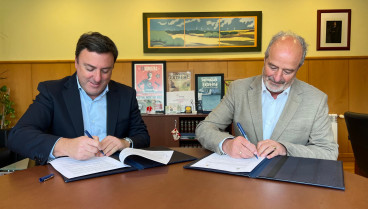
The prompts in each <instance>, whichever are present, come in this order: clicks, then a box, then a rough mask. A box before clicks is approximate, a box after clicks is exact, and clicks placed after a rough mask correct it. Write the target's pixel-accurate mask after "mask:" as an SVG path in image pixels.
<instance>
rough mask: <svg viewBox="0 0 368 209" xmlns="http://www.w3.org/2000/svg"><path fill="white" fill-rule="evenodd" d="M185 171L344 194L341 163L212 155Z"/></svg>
mask: <svg viewBox="0 0 368 209" xmlns="http://www.w3.org/2000/svg"><path fill="white" fill-rule="evenodd" d="M184 168H188V169H197V170H204V171H211V172H217V173H225V174H232V175H239V176H247V177H251V178H262V179H269V180H276V181H284V182H292V183H298V184H307V185H313V186H320V187H328V188H333V189H340V190H345V185H344V172H343V167H342V162H341V161H334V160H322V159H313V158H301V157H290V156H277V157H274V158H272V159H267V158H260V157H259V159H256V158H255V157H254V158H250V159H234V158H231V157H229V156H227V155H218V154H216V153H213V154H210V155H209V156H207V157H204V158H202V159H199V160H196V161H194V162H192V163H189V164H188V165H185V166H184Z"/></svg>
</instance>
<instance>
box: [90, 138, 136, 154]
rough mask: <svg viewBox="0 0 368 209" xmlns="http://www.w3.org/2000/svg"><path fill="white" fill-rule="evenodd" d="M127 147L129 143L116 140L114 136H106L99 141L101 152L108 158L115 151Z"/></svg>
mask: <svg viewBox="0 0 368 209" xmlns="http://www.w3.org/2000/svg"><path fill="white" fill-rule="evenodd" d="M129 146H130V143H129V142H128V141H126V140H124V139H119V138H116V137H115V136H106V138H104V139H103V140H102V141H101V150H102V151H103V152H104V153H105V155H106V156H110V155H112V154H114V153H115V152H116V151H121V150H123V149H124V148H127V147H129ZM97 156H102V154H99V153H98V154H97Z"/></svg>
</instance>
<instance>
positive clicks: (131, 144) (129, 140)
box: [124, 137, 133, 148]
mask: <svg viewBox="0 0 368 209" xmlns="http://www.w3.org/2000/svg"><path fill="white" fill-rule="evenodd" d="M124 140H125V141H127V142H128V146H127V147H132V148H133V140H132V139H131V138H129V137H125V138H124Z"/></svg>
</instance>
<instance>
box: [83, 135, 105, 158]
mask: <svg viewBox="0 0 368 209" xmlns="http://www.w3.org/2000/svg"><path fill="white" fill-rule="evenodd" d="M84 133H85V134H86V135H87V136H88V137H89V138H91V139H93V137H92V136H91V134H90V133H89V132H88V131H87V130H85V131H84ZM100 152H101V154H103V155H104V156H105V153H104V152H103V151H102V150H100Z"/></svg>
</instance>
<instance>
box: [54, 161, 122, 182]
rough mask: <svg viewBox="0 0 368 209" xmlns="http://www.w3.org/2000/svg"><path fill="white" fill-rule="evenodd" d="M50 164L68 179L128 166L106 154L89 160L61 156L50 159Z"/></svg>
mask: <svg viewBox="0 0 368 209" xmlns="http://www.w3.org/2000/svg"><path fill="white" fill-rule="evenodd" d="M50 164H51V165H52V166H53V167H54V168H55V169H56V170H57V171H58V172H59V173H61V174H62V175H63V176H65V177H67V178H68V179H70V178H75V177H79V176H85V175H89V174H92V173H99V172H103V171H109V170H114V169H118V168H124V167H129V166H128V165H125V164H124V163H122V162H120V161H119V160H115V159H114V158H111V157H107V156H103V157H93V158H91V159H89V160H75V159H73V158H70V157H61V158H57V159H55V160H53V161H51V162H50Z"/></svg>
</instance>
